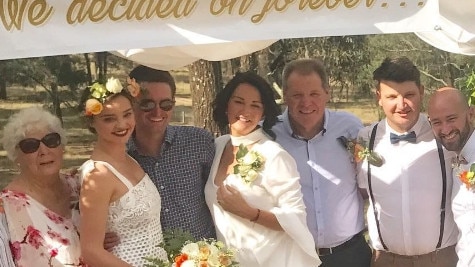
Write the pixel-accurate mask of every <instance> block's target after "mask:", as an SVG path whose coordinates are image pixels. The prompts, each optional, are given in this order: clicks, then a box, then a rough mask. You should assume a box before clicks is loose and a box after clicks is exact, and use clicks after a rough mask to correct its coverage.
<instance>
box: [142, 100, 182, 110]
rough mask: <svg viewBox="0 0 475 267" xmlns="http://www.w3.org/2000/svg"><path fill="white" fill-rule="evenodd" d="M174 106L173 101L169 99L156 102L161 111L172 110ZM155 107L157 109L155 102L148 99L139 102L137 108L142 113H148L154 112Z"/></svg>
mask: <svg viewBox="0 0 475 267" xmlns="http://www.w3.org/2000/svg"><path fill="white" fill-rule="evenodd" d="M174 105H175V101H174V100H171V99H164V100H162V101H160V102H158V107H159V108H160V109H161V110H163V111H170V110H172V108H173V106H174ZM156 107H157V102H155V101H154V100H153V99H150V98H146V99H142V100H140V102H139V108H140V110H142V111H143V112H150V111H152V110H154V109H155V108H156Z"/></svg>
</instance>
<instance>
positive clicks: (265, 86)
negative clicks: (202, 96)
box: [213, 71, 281, 139]
mask: <svg viewBox="0 0 475 267" xmlns="http://www.w3.org/2000/svg"><path fill="white" fill-rule="evenodd" d="M243 83H245V84H249V85H252V86H253V87H255V88H256V89H257V91H259V94H260V96H261V101H262V104H263V105H264V121H263V122H262V129H263V130H264V131H265V132H266V133H267V134H268V135H269V136H270V137H272V138H273V139H275V133H274V132H273V131H272V130H271V129H272V126H274V125H275V123H276V122H277V116H278V115H280V113H281V109H280V107H279V106H278V105H277V103H276V102H275V98H274V92H273V91H272V87H271V86H270V85H269V83H268V82H267V81H266V80H265V79H264V78H262V77H261V76H259V75H257V74H256V73H253V72H251V71H246V72H238V73H236V75H234V77H233V78H232V79H231V80H230V81H229V82H228V83H227V84H226V86H224V89H223V90H221V91H219V92H218V94H217V95H216V98H215V100H214V101H213V119H214V121H215V122H216V124H217V125H218V127H219V129H220V131H221V132H222V133H225V132H228V130H229V129H228V124H229V121H228V116H227V114H226V111H227V108H228V103H229V99H230V98H231V96H232V95H233V93H234V91H235V90H236V88H237V87H238V86H239V85H240V84H243Z"/></svg>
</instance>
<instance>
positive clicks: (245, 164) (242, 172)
mask: <svg viewBox="0 0 475 267" xmlns="http://www.w3.org/2000/svg"><path fill="white" fill-rule="evenodd" d="M236 161H237V164H236V165H234V174H238V175H239V176H241V179H242V180H243V181H244V183H246V184H251V183H252V182H254V181H255V180H256V179H257V177H258V176H259V171H260V170H261V169H262V167H263V166H264V162H265V160H264V158H263V157H262V155H261V154H259V153H258V152H256V151H253V150H251V151H249V150H248V149H247V147H246V146H244V145H243V144H240V145H239V148H238V151H237V153H236Z"/></svg>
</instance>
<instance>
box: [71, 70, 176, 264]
mask: <svg viewBox="0 0 475 267" xmlns="http://www.w3.org/2000/svg"><path fill="white" fill-rule="evenodd" d="M85 98H86V99H85V100H86V101H85V103H84V105H83V108H84V111H85V117H86V120H87V121H88V124H89V125H88V126H89V130H91V131H92V132H93V133H95V134H96V135H97V142H96V144H95V146H94V150H93V152H92V155H91V159H90V160H88V161H86V162H85V163H84V164H83V165H82V166H81V168H80V173H81V179H82V186H81V193H80V207H79V208H80V214H81V222H80V236H81V238H80V242H81V249H82V254H83V257H84V261H85V262H86V263H87V264H89V265H91V266H101V267H107V266H111V267H112V266H113V267H120V266H127V267H130V266H135V267H142V266H144V265H145V264H146V261H145V259H144V257H156V258H160V259H163V260H166V258H167V257H166V252H165V251H164V250H163V249H162V248H160V247H158V245H159V244H160V243H161V241H162V240H163V237H162V229H161V225H160V206H161V202H160V195H159V193H158V191H157V189H156V187H155V185H154V184H153V183H152V181H151V180H150V178H149V176H148V175H147V174H146V173H145V172H144V171H143V169H142V168H141V167H140V165H139V164H138V163H137V162H136V161H135V160H134V159H132V158H131V157H130V156H128V154H127V152H126V146H125V145H126V143H127V140H128V139H129V137H130V135H131V134H132V132H133V130H134V127H135V118H134V113H133V110H132V102H133V101H132V100H133V99H132V97H131V95H130V94H129V92H127V91H126V90H125V89H122V86H121V85H120V82H119V81H118V80H114V79H109V81H108V83H107V84H106V86H104V85H101V84H99V83H95V84H93V85H92V86H91V87H90V90H86V97H85ZM106 232H115V233H116V234H117V235H118V236H119V238H120V243H119V244H118V245H117V246H115V247H114V248H113V249H112V251H111V252H109V251H107V250H105V249H104V247H103V242H104V235H105V233H106Z"/></svg>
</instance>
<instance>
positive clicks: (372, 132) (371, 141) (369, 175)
mask: <svg viewBox="0 0 475 267" xmlns="http://www.w3.org/2000/svg"><path fill="white" fill-rule="evenodd" d="M377 129H378V123H376V125H374V127H373V130H372V131H371V137H370V139H369V145H368V149H369V151H372V150H373V147H374V139H375V138H376V130H377ZM367 162H368V191H369V197H370V198H371V203H372V206H373V213H374V220H375V222H376V228H377V229H378V235H379V240H380V241H381V245H383V248H384V250H388V247H387V246H386V244H385V243H384V241H383V236H382V235H381V229H380V227H379V220H378V211H377V210H376V203H375V202H374V195H373V188H372V187H371V164H369V161H367Z"/></svg>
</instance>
